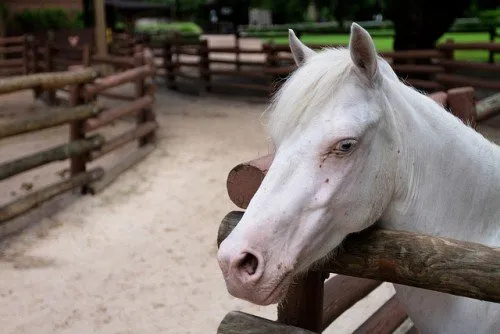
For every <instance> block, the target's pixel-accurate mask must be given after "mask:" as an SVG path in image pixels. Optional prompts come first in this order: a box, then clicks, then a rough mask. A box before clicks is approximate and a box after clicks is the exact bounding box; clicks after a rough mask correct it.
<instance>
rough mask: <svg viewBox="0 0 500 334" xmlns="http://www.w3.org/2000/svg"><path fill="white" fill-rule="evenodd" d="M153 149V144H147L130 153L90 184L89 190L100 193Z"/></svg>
mask: <svg viewBox="0 0 500 334" xmlns="http://www.w3.org/2000/svg"><path fill="white" fill-rule="evenodd" d="M153 150H154V146H153V145H146V146H142V147H141V148H139V149H137V150H136V151H134V152H132V153H130V154H129V155H128V156H127V157H126V158H125V159H123V160H122V161H120V162H119V163H117V164H116V165H114V166H113V167H111V168H110V169H108V170H107V171H106V173H105V174H104V177H102V178H101V179H100V180H97V181H95V182H92V183H91V184H89V186H88V187H87V190H88V191H89V192H90V193H91V194H92V195H95V194H98V193H100V192H101V191H103V190H104V189H105V188H106V187H107V186H109V185H110V184H111V183H113V181H114V180H116V178H117V177H118V176H120V174H122V173H123V172H125V171H126V170H128V169H129V168H131V167H132V166H134V165H135V164H137V163H138V162H139V161H141V160H143V159H144V158H145V157H146V156H147V155H148V154H149V153H151V152H153Z"/></svg>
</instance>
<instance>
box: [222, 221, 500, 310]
mask: <svg viewBox="0 0 500 334" xmlns="http://www.w3.org/2000/svg"><path fill="white" fill-rule="evenodd" d="M241 216H242V213H230V214H228V215H227V216H226V217H225V218H224V219H223V221H222V223H221V226H220V227H219V233H218V237H217V241H218V243H220V242H222V240H224V239H225V238H226V237H227V236H228V235H229V233H230V232H231V231H232V229H233V228H234V226H236V225H237V224H238V221H239V219H241ZM333 252H335V253H334V254H336V255H335V256H334V257H332V260H329V261H326V262H325V264H324V265H323V266H322V271H326V272H332V273H337V274H343V275H348V276H356V277H363V278H370V279H375V280H379V281H387V282H392V283H398V284H404V285H409V286H414V287H418V288H423V289H428V290H434V291H439V292H444V293H450V294H454V295H458V296H464V297H470V298H475V299H481V300H486V301H491V302H497V303H499V302H500V248H491V247H487V246H484V245H481V244H477V243H471V242H465V241H458V240H452V239H445V238H438V237H432V236H428V235H423V234H417V233H409V232H402V231H388V230H380V229H374V228H370V229H367V230H365V231H363V232H361V233H357V234H352V235H349V236H348V237H347V238H346V239H345V240H344V242H343V243H342V251H337V250H333Z"/></svg>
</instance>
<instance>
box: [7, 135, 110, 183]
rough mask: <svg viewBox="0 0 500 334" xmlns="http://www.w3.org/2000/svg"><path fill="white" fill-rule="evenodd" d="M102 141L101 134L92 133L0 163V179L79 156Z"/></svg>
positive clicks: (96, 147)
mask: <svg viewBox="0 0 500 334" xmlns="http://www.w3.org/2000/svg"><path fill="white" fill-rule="evenodd" d="M103 143H104V137H103V136H101V135H94V136H92V137H90V138H88V139H83V140H75V141H72V142H69V143H67V144H62V145H59V146H56V147H54V148H51V149H48V150H44V151H41V152H36V153H33V154H31V155H28V156H26V157H23V158H19V159H16V160H13V161H9V162H5V163H3V164H0V181H1V180H3V179H6V178H8V177H11V176H14V175H16V174H19V173H22V172H24V171H27V170H30V169H33V168H35V167H39V166H42V165H45V164H48V163H50V162H53V161H58V160H65V159H67V158H71V157H74V156H80V155H82V154H85V153H87V152H90V151H92V150H95V149H98V148H99V147H101V145H102V144H103Z"/></svg>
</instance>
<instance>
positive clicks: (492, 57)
mask: <svg viewBox="0 0 500 334" xmlns="http://www.w3.org/2000/svg"><path fill="white" fill-rule="evenodd" d="M488 33H489V35H490V36H489V37H490V42H492V43H493V42H495V37H496V34H497V28H496V26H495V25H493V24H491V25H490V26H489V27H488ZM488 63H490V64H494V63H495V51H492V50H490V51H489V52H488Z"/></svg>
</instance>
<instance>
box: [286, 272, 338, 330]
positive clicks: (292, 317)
mask: <svg viewBox="0 0 500 334" xmlns="http://www.w3.org/2000/svg"><path fill="white" fill-rule="evenodd" d="M327 277H328V274H326V275H325V274H324V273H321V272H312V271H311V272H308V273H307V274H305V275H304V277H301V278H300V279H298V284H296V285H295V284H294V286H293V288H290V290H289V291H288V294H287V296H286V297H285V299H284V300H283V301H282V302H281V303H280V304H279V305H278V321H279V322H280V323H282V324H285V325H291V326H295V327H300V328H304V329H307V330H310V331H313V332H316V333H321V331H322V329H323V293H324V280H325V278H327Z"/></svg>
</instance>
